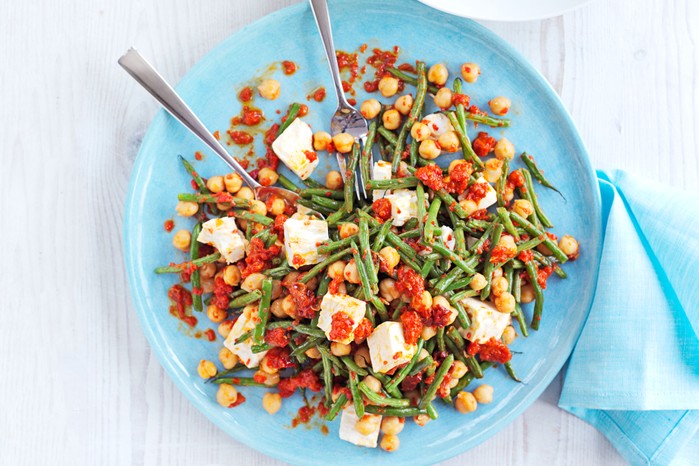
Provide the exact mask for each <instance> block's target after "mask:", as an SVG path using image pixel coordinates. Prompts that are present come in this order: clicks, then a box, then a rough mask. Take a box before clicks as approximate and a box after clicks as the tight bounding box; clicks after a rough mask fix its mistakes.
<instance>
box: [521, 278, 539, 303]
mask: <svg viewBox="0 0 699 466" xmlns="http://www.w3.org/2000/svg"><path fill="white" fill-rule="evenodd" d="M534 298H536V295H535V294H534V287H533V286H532V285H531V284H530V283H527V284H526V285H522V288H521V290H520V292H519V300H520V301H521V302H522V304H529V303H531V302H532V301H534Z"/></svg>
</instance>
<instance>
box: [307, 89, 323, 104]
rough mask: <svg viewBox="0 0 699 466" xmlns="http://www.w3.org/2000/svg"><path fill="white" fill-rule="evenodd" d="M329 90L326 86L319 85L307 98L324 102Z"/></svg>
mask: <svg viewBox="0 0 699 466" xmlns="http://www.w3.org/2000/svg"><path fill="white" fill-rule="evenodd" d="M326 94H327V92H326V91H325V88H324V87H319V88H318V89H316V90H315V91H314V92H313V93H312V94H310V95H308V96H307V97H306V98H307V99H308V100H311V99H313V100H315V101H316V102H322V101H323V100H324V99H325V96H326Z"/></svg>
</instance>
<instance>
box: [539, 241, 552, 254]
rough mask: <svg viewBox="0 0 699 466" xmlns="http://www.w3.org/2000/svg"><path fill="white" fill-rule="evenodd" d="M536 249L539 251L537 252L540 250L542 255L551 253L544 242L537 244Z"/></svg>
mask: <svg viewBox="0 0 699 466" xmlns="http://www.w3.org/2000/svg"><path fill="white" fill-rule="evenodd" d="M536 250H537V251H539V252H540V253H541V254H543V255H544V256H552V255H553V252H551V250H550V249H549V247H548V246H546V244H544V243H541V244H539V245H538V246H537V247H536Z"/></svg>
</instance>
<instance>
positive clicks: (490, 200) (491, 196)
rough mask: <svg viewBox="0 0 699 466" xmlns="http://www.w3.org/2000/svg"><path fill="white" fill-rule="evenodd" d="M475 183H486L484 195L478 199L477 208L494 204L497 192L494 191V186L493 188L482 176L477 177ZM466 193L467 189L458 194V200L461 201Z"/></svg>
mask: <svg viewBox="0 0 699 466" xmlns="http://www.w3.org/2000/svg"><path fill="white" fill-rule="evenodd" d="M476 183H485V184H486V185H488V187H487V189H486V192H485V196H483V198H482V199H481V200H480V201H478V204H477V206H478V210H481V209H487V208H488V207H490V206H491V205H494V204H495V203H496V202H498V194H497V192H496V191H495V188H493V186H492V185H491V184H490V183H488V182H487V181H486V179H485V178H483V177H482V176H481V177H479V178H478V179H477V180H476ZM467 194H468V190H466V191H464V192H463V193H461V194H459V200H460V201H463V200H464V199H466V195H467Z"/></svg>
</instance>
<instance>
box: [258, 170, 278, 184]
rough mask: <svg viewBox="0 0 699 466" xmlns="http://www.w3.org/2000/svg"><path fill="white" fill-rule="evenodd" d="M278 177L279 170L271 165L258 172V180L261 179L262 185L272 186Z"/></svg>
mask: <svg viewBox="0 0 699 466" xmlns="http://www.w3.org/2000/svg"><path fill="white" fill-rule="evenodd" d="M278 179H279V175H278V174H277V172H276V171H274V170H272V169H271V168H269V167H264V168H261V169H260V171H259V173H258V174H257V181H259V183H260V184H261V185H262V186H272V185H273V184H275V183H276V182H277V180H278Z"/></svg>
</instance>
